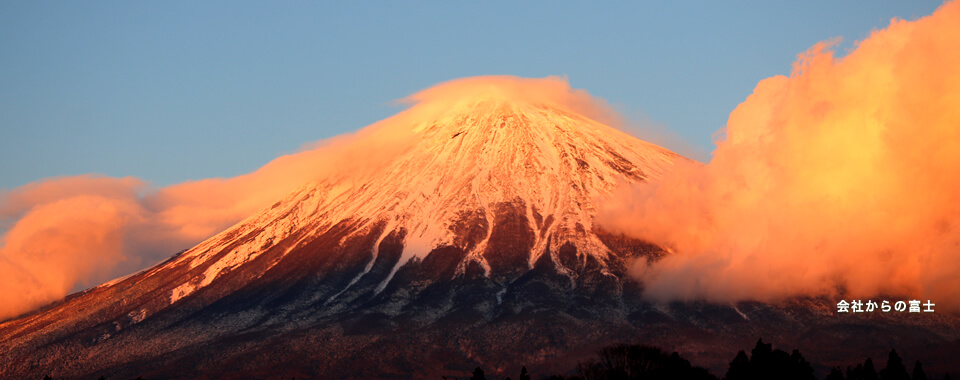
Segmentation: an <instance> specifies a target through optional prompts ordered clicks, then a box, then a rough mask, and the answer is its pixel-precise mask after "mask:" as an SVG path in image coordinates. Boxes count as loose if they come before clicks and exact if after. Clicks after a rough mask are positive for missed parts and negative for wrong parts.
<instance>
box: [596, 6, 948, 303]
mask: <svg viewBox="0 0 960 380" xmlns="http://www.w3.org/2000/svg"><path fill="white" fill-rule="evenodd" d="M958 25H960V3H958V2H951V3H948V4H945V5H943V6H941V8H940V9H938V10H937V11H936V12H935V13H934V14H932V15H930V16H927V17H925V18H922V19H919V20H916V21H904V20H898V19H894V20H892V21H891V24H890V26H889V27H888V28H886V29H884V30H879V31H874V32H873V33H872V34H871V35H870V36H869V38H867V39H866V40H864V41H861V42H859V43H858V45H857V46H856V48H855V50H853V51H852V52H850V53H849V54H848V55H847V56H846V57H844V58H842V59H839V58H836V57H834V55H833V52H832V51H831V50H830V48H831V46H832V45H833V43H834V42H833V41H830V42H823V43H819V44H817V45H815V46H813V47H812V48H811V49H810V50H808V51H807V52H806V53H804V54H801V55H800V56H799V57H798V60H797V62H796V63H795V64H794V69H793V73H792V74H791V75H790V76H789V77H784V76H777V77H772V78H769V79H766V80H763V81H761V82H760V83H758V85H757V86H756V88H755V89H754V91H753V94H751V95H750V96H749V97H748V98H747V99H746V101H744V102H743V103H741V104H740V105H739V106H738V107H737V108H736V109H735V110H734V111H733V112H732V113H731V114H730V118H729V120H728V122H727V125H726V128H725V130H723V131H722V133H721V135H720V138H719V141H717V149H716V151H715V152H714V154H713V159H712V160H711V161H710V162H709V163H708V164H706V165H698V164H690V165H686V166H683V167H680V168H678V169H677V170H676V171H675V172H674V173H672V174H671V175H670V176H669V177H667V178H665V179H664V180H663V181H662V182H660V183H657V184H647V185H640V186H636V187H633V188H630V189H624V190H622V191H621V192H620V193H619V194H618V196H617V197H616V198H615V199H614V200H612V201H610V203H608V204H606V206H605V207H604V210H603V211H602V212H601V215H600V216H599V222H600V223H601V224H603V225H605V226H606V227H607V228H610V229H613V230H617V231H621V232H623V233H626V234H628V235H631V236H635V237H639V238H642V239H646V240H649V241H652V242H656V243H659V244H662V245H663V246H665V247H669V248H670V249H671V250H672V251H673V253H672V254H670V255H668V256H666V257H665V258H663V259H662V260H660V261H657V262H655V263H647V262H638V263H635V265H634V267H633V273H634V274H635V275H636V276H638V277H639V278H640V279H641V280H642V281H644V282H645V283H646V286H647V295H648V296H650V297H652V298H654V299H660V300H693V299H705V300H710V301H717V302H730V301H739V300H761V301H773V300H780V299H784V298H787V297H792V296H801V295H824V296H833V297H836V298H837V299H838V300H839V299H840V297H847V298H848V299H849V298H852V297H855V298H864V299H867V298H870V297H877V296H878V295H900V296H909V297H917V298H922V299H923V300H926V299H930V300H932V301H934V302H935V303H937V304H938V305H942V307H943V309H949V310H951V311H954V312H956V311H958V310H960V49H957V47H958V46H960V27H958ZM874 299H876V298H874ZM937 310H938V311H939V310H942V309H940V308H938V309H937Z"/></svg>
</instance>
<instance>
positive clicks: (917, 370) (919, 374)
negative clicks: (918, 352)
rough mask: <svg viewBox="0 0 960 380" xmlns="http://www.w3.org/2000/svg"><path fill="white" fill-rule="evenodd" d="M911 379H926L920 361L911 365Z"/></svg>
mask: <svg viewBox="0 0 960 380" xmlns="http://www.w3.org/2000/svg"><path fill="white" fill-rule="evenodd" d="M910 378H912V379H913V380H927V373H926V372H923V365H921V364H920V361H919V360H917V362H916V363H915V364H914V365H913V376H910Z"/></svg>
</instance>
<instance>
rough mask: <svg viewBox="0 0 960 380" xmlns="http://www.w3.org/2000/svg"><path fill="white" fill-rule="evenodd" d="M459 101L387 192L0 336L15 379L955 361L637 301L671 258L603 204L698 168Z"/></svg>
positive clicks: (939, 342)
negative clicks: (632, 353) (882, 356)
mask: <svg viewBox="0 0 960 380" xmlns="http://www.w3.org/2000/svg"><path fill="white" fill-rule="evenodd" d="M458 104H459V105H458V106H457V107H453V108H451V109H450V111H449V112H446V113H441V114H440V116H437V117H435V118H432V119H429V120H422V121H419V122H416V123H412V124H411V125H407V126H405V127H406V128H409V130H410V133H413V134H414V136H416V142H415V143H414V144H413V145H412V146H411V148H410V149H407V150H404V151H403V152H402V153H400V154H399V155H398V156H397V157H395V158H394V159H393V160H392V161H391V162H390V164H389V165H386V166H385V167H384V168H382V170H380V171H378V172H377V173H375V175H372V176H370V177H368V178H367V177H365V178H336V179H330V180H328V181H321V182H317V183H314V184H311V185H309V186H305V187H303V188H301V189H298V190H297V191H295V192H293V193H291V194H290V195H288V196H287V197H286V198H285V199H283V200H280V201H279V202H277V203H276V204H274V205H273V206H272V207H270V208H268V209H266V210H263V211H262V212H260V213H258V214H256V215H253V216H251V217H250V218H248V219H247V220H245V221H243V222H241V223H239V224H237V225H236V226H234V227H232V228H230V229H228V230H227V231H224V232H223V233H221V234H219V235H217V236H215V237H213V238H211V239H209V240H207V241H205V242H203V243H201V244H200V245H198V246H196V247H194V248H192V249H189V250H187V251H185V252H183V253H182V254H180V255H178V256H176V257H173V258H171V259H170V260H168V261H167V262H165V263H162V264H160V265H157V266H156V267H153V268H151V269H149V270H146V271H144V272H141V273H138V274H135V275H133V276H130V277H128V278H125V279H121V280H118V281H114V282H112V283H108V284H104V285H101V286H100V287H97V288H94V289H91V290H88V291H86V292H83V293H78V294H75V295H73V296H71V297H69V298H68V299H66V300H64V301H63V302H60V303H57V304H54V305H51V306H48V307H46V308H45V309H43V310H41V311H38V312H35V313H32V314H30V315H27V316H24V317H21V318H19V319H16V320H12V321H8V322H5V323H3V324H0V336H2V338H0V352H2V354H0V376H2V377H5V378H15V377H20V376H22V375H31V376H43V375H44V374H52V375H54V376H68V377H72V376H78V377H94V378H95V377H98V376H101V375H104V376H107V377H109V378H124V377H136V376H143V377H146V378H180V377H183V378H193V377H202V376H209V377H213V378H219V377H243V376H253V377H273V376H277V377H280V376H284V377H291V376H293V377H333V378H337V377H371V376H378V375H391V374H396V375H402V376H415V377H419V376H427V375H431V376H432V375H437V376H439V375H453V376H458V375H459V376H464V375H467V374H468V373H469V371H470V370H472V369H473V368H474V367H476V366H477V365H483V366H484V368H485V369H486V370H487V372H488V373H492V374H497V373H510V374H512V373H515V372H518V371H519V367H520V366H521V365H527V366H528V368H531V369H533V370H534V372H535V373H536V372H537V371H539V372H543V373H546V372H561V371H563V370H566V369H569V368H571V366H572V365H573V364H575V363H576V360H578V359H581V358H585V357H587V356H589V355H591V354H592V353H593V352H594V350H595V349H597V348H599V347H600V346H602V345H606V344H610V343H613V342H644V343H648V344H654V345H659V346H661V347H664V348H666V349H668V350H678V351H680V352H681V353H683V354H684V356H685V357H688V358H690V359H691V360H692V361H693V362H694V364H698V365H705V366H712V367H714V368H715V372H718V371H717V370H716V369H718V368H720V367H722V366H725V365H726V363H728V362H729V361H730V360H731V359H732V358H733V355H734V354H735V353H736V351H737V350H739V349H744V348H748V347H749V346H750V345H751V344H752V343H753V342H754V341H755V340H756V338H757V336H760V335H762V336H763V337H764V338H765V339H768V340H773V341H775V342H780V344H785V345H790V344H792V345H795V346H796V347H798V348H800V349H801V350H802V351H803V352H804V354H805V355H808V356H809V357H808V359H810V360H811V361H812V362H814V363H818V364H821V365H826V366H832V365H841V364H842V365H845V364H846V363H847V362H848V361H849V362H852V361H853V360H860V359H861V356H864V355H867V354H872V355H874V357H879V356H878V355H877V354H874V353H873V351H870V350H876V351H878V352H885V351H886V350H888V346H891V345H895V346H897V348H898V349H900V350H902V351H903V352H905V354H906V355H909V354H910V353H916V354H917V355H920V353H921V352H922V353H925V354H929V353H931V352H944V353H945V354H943V355H947V354H948V353H949V352H950V351H948V350H951V349H952V350H954V351H953V352H954V353H956V347H957V346H958V344H957V339H958V337H960V324H958V322H957V319H956V318H954V317H950V316H941V315H922V316H917V317H914V316H910V317H909V318H903V317H902V316H901V317H897V316H893V315H871V316H851V317H849V318H840V317H838V316H837V315H836V314H835V313H834V311H835V308H834V306H833V301H831V300H795V301H792V302H789V303H784V304H779V305H766V304H756V303H741V304H738V305H726V306H717V305H707V304H697V303H693V304H679V303H678V304H652V303H648V302H644V301H642V300H641V297H640V296H641V294H642V285H641V284H639V283H637V282H636V281H634V280H632V279H631V278H630V277H629V276H627V274H626V268H627V266H628V263H629V261H630V260H632V259H635V258H638V257H648V258H651V259H655V258H657V257H659V256H661V255H663V254H665V253H664V251H662V250H661V249H659V248H658V247H656V246H654V245H651V244H647V243H645V242H641V241H636V240H633V239H629V238H626V237H623V236H617V235H612V234H609V233H606V232H604V231H603V230H602V229H601V228H599V227H598V226H595V225H594V224H593V221H592V217H593V213H594V209H595V208H594V202H595V200H596V199H597V198H598V197H602V196H604V195H606V194H609V193H610V192H611V191H613V189H614V188H615V187H616V186H618V185H620V184H624V183H630V182H636V181H646V180H654V179H656V178H658V177H659V176H661V175H662V174H663V173H664V172H665V171H667V170H669V168H670V166H671V165H672V163H673V162H674V161H675V160H682V159H683V158H682V157H679V156H677V155H676V154H674V153H672V152H669V151H667V150H665V149H663V148H660V147H657V146H654V145H651V144H648V143H645V142H642V141H639V140H637V139H635V138H632V137H629V136H627V135H624V134H622V133H620V132H618V131H616V130H613V129H611V128H609V127H607V126H604V125H602V124H600V123H598V122H596V121H593V120H591V119H589V118H587V117H584V116H582V115H580V114H577V113H575V112H572V111H570V110H566V109H562V108H557V107H555V106H548V105H544V104H538V103H535V102H528V101H518V100H514V99H508V98H502V97H483V98H477V99H467V101H465V102H461V103H458ZM358 143H361V144H362V141H360V142H358ZM844 317H846V316H844ZM944 348H946V350H945V349H944ZM911 350H912V351H911ZM807 353H810V354H807ZM848 359H849V360H848ZM930 360H931V361H933V360H934V359H933V358H931V359H930ZM936 363H937V362H932V363H931V364H930V365H927V362H925V367H926V368H931V369H936V368H937V365H938V364H936ZM942 363H944V364H940V365H941V367H943V366H946V365H947V364H949V363H950V362H949V361H944V362H942ZM720 373H722V372H720Z"/></svg>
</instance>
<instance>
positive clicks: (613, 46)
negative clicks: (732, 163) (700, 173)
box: [0, 1, 940, 189]
mask: <svg viewBox="0 0 960 380" xmlns="http://www.w3.org/2000/svg"><path fill="white" fill-rule="evenodd" d="M939 5H940V2H934V1H899V2H894V1H890V2H878V1H843V2H828V1H815V2H763V1H756V2H746V1H744V2H616V3H608V4H599V5H598V4H588V3H586V2H499V1H497V2H417V3H407V2H294V1H286V2H281V3H279V4H276V3H271V4H267V3H265V2H243V1H224V2H214V1H207V2H187V1H165V2H131V1H127V2H119V1H118V2H52V1H32V2H27V1H5V2H0V162H2V164H0V189H11V188H14V187H17V186H20V185H23V184H26V183H28V182H32V181H35V180H38V179H41V178H44V177H50V176H63V175H76V174H84V173H101V174H105V175H109V176H136V177H139V178H142V179H145V180H147V181H149V182H152V183H153V184H155V185H157V186H164V185H169V184H173V183H178V182H182V181H186V180H191V179H203V178H209V177H230V176H235V175H238V174H243V173H246V172H250V171H252V170H254V169H256V168H258V167H260V166H261V165H263V164H265V163H267V162H268V161H270V160H271V159H273V158H274V157H277V156H279V155H281V154H285V153H290V152H293V151H296V150H297V149H299V148H300V147H301V146H303V144H304V143H307V142H311V141H316V140H320V139H323V138H327V137H331V136H334V135H337V134H341V133H344V132H349V131H353V130H356V129H359V128H361V127H363V126H366V125H368V124H370V123H373V122H375V121H377V120H380V119H383V118H385V117H388V116H390V115H392V114H394V113H396V112H398V111H399V110H400V108H398V106H396V105H393V104H392V103H391V102H392V101H393V100H395V99H398V98H402V97H404V96H407V95H409V94H411V93H413V92H416V91H418V90H421V89H423V88H426V87H430V86H432V85H434V84H436V83H439V82H442V81H446V80H450V79H454V78H460V77H465V76H475V75H489V74H509V75H518V76H527V77H543V76H547V75H566V76H568V77H569V80H570V83H571V85H572V86H573V87H574V88H582V89H586V90H587V91H589V92H590V93H591V94H593V95H595V96H598V97H601V98H604V99H606V100H607V101H608V102H610V103H611V104H612V105H613V106H614V107H615V108H616V109H617V110H619V111H621V112H622V113H623V114H624V115H625V116H627V117H628V118H631V119H633V120H638V121H642V120H649V121H652V122H653V123H655V124H657V125H659V126H660V128H662V129H664V130H666V131H669V134H672V135H674V136H675V138H674V139H673V140H670V139H667V140H664V141H666V142H665V143H664V145H666V146H667V147H670V148H674V149H678V150H680V151H681V152H682V153H687V154H690V155H693V156H694V157H695V158H698V159H700V160H709V152H710V151H711V150H712V149H713V145H712V142H711V136H712V134H713V133H714V132H715V131H716V130H718V129H720V128H721V127H722V126H723V125H724V123H725V122H726V119H727V116H728V115H729V113H730V111H732V110H733V109H734V108H735V107H736V105H737V104H739V103H740V102H742V101H743V100H744V99H745V98H746V96H747V95H749V94H750V92H751V91H752V89H753V87H754V86H755V85H756V83H757V82H758V81H759V80H762V79H764V78H766V77H769V76H772V75H777V74H789V72H790V68H791V65H792V63H793V61H794V60H795V58H796V55H797V54H798V53H801V52H803V51H805V50H806V49H807V48H809V47H810V46H811V45H813V44H815V43H817V42H818V41H822V40H826V39H829V38H832V37H838V36H840V37H843V38H844V40H845V42H844V43H843V44H841V45H840V47H839V50H840V54H842V52H843V51H844V50H845V49H848V48H850V46H851V44H852V43H853V42H854V41H857V40H860V39H863V38H865V37H866V36H868V35H869V33H870V31H871V30H873V29H876V28H882V27H885V26H886V25H887V24H888V23H889V20H890V18H891V17H900V18H906V19H915V18H917V17H921V16H924V15H927V14H930V13H932V12H933V10H934V9H935V8H936V7H937V6H939ZM662 134H663V133H658V134H655V135H656V136H659V135H662ZM661 140H662V139H661ZM677 141H683V143H677ZM661 142H662V141H661Z"/></svg>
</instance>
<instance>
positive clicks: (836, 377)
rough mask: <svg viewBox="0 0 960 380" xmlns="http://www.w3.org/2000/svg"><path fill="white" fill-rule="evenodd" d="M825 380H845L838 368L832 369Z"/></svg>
mask: <svg viewBox="0 0 960 380" xmlns="http://www.w3.org/2000/svg"><path fill="white" fill-rule="evenodd" d="M826 380H845V379H844V378H843V371H841V370H840V367H833V369H831V370H830V374H828V375H827V378H826Z"/></svg>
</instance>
